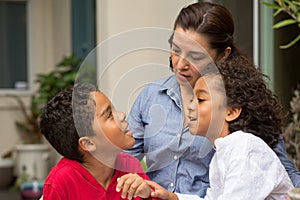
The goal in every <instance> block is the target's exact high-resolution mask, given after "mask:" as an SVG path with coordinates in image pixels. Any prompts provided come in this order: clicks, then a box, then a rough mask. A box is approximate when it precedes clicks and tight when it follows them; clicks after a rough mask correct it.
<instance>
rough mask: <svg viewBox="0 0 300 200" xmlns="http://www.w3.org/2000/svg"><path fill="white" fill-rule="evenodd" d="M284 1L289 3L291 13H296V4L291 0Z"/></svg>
mask: <svg viewBox="0 0 300 200" xmlns="http://www.w3.org/2000/svg"><path fill="white" fill-rule="evenodd" d="M286 2H287V3H288V4H289V7H290V8H291V10H292V11H293V13H297V11H298V9H297V6H296V5H295V4H294V2H291V1H288V0H286Z"/></svg>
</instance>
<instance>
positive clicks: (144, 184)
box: [116, 173, 178, 200]
mask: <svg viewBox="0 0 300 200" xmlns="http://www.w3.org/2000/svg"><path fill="white" fill-rule="evenodd" d="M117 181H118V184H117V187H116V191H117V192H120V191H121V193H122V194H121V197H122V198H124V199H125V198H126V196H127V198H128V199H129V200H131V199H132V198H135V197H140V198H142V199H152V198H159V199H161V200H178V198H177V195H175V194H174V193H172V192H170V191H168V190H166V189H164V188H163V187H162V186H160V185H159V184H157V183H155V182H153V181H148V180H145V179H143V178H142V177H140V176H139V175H138V174H133V173H130V174H125V175H124V176H122V177H120V178H118V180H117Z"/></svg>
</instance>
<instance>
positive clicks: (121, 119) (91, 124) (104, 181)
mask: <svg viewBox="0 0 300 200" xmlns="http://www.w3.org/2000/svg"><path fill="white" fill-rule="evenodd" d="M125 117H126V116H125V114H124V113H121V112H117V111H116V110H115V109H114V107H113V106H112V104H111V102H110V100H109V99H108V98H107V97H106V96H105V95H104V94H103V93H102V92H100V91H96V89H95V87H94V86H93V85H91V84H83V83H82V84H75V85H74V87H72V88H68V89H66V90H64V91H62V92H60V93H58V94H57V95H56V96H55V97H54V98H53V99H52V100H50V101H49V102H48V104H47V105H46V106H45V108H44V110H43V113H42V115H41V122H40V128H41V131H42V134H43V135H44V136H45V138H46V139H47V140H48V141H49V143H50V144H51V145H52V146H53V147H54V148H55V149H56V151H57V152H58V153H60V154H61V155H62V156H63V158H62V159H61V160H60V161H59V162H58V164H57V165H56V166H55V167H54V168H53V169H52V170H51V171H50V173H49V175H48V177H47V179H46V181H45V184H44V189H43V199H44V200H48V199H51V200H53V199H55V200H59V199H62V200H68V199H69V200H76V199H87V200H89V199H92V200H97V199H110V200H116V199H118V200H119V199H121V198H122V199H125V198H126V194H127V192H128V195H127V198H128V199H132V195H133V194H134V195H135V196H136V195H138V196H140V197H136V198H134V199H140V198H148V197H149V196H150V192H151V188H150V187H149V185H148V184H147V183H146V181H145V180H144V179H147V180H149V178H148V177H147V175H145V174H144V172H143V170H142V167H141V165H140V163H139V161H138V160H136V159H135V158H134V157H132V156H130V155H128V154H125V153H120V152H121V151H122V150H124V149H127V148H130V147H131V146H133V144H134V138H133V137H132V132H131V131H130V130H128V123H127V122H126V121H125ZM129 172H130V173H136V174H130V173H129ZM123 175H127V176H129V177H134V179H132V180H133V181H132V183H131V187H130V188H125V190H123V191H122V192H120V191H119V190H116V185H117V180H118V178H119V177H120V176H123Z"/></svg>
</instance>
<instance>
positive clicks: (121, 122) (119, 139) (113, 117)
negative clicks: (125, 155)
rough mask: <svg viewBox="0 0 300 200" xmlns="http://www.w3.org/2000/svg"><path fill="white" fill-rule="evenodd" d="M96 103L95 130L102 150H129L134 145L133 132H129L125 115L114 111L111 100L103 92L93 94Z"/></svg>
mask: <svg viewBox="0 0 300 200" xmlns="http://www.w3.org/2000/svg"><path fill="white" fill-rule="evenodd" d="M92 95H93V96H94V100H95V102H96V108H95V109H96V110H95V117H94V122H93V130H94V132H95V134H96V136H97V137H96V138H95V139H97V140H98V142H97V143H99V147H100V149H106V150H108V149H112V148H114V149H116V148H117V149H122V150H124V149H128V148H130V147H132V146H133V145H134V138H133V137H132V131H130V130H128V123H127V121H125V118H126V115H125V113H122V112H118V111H116V110H115V109H114V107H113V105H112V104H111V102H110V100H109V99H108V98H107V97H106V96H105V95H104V94H103V93H101V92H99V91H96V92H93V93H92Z"/></svg>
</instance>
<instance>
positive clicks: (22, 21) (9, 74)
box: [0, 1, 29, 90]
mask: <svg viewBox="0 0 300 200" xmlns="http://www.w3.org/2000/svg"><path fill="white" fill-rule="evenodd" d="M26 12H27V1H0V30H1V31H0V44H1V45H0V66H1V67H0V90H3V89H5V90H14V89H22V90H27V89H29V88H28V87H29V84H28V82H29V78H28V77H29V75H28V66H27V65H28V64H27V63H28V62H27V23H28V20H27V14H26Z"/></svg>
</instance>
